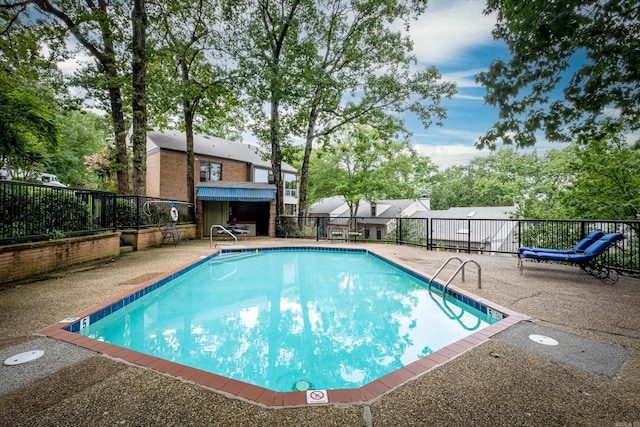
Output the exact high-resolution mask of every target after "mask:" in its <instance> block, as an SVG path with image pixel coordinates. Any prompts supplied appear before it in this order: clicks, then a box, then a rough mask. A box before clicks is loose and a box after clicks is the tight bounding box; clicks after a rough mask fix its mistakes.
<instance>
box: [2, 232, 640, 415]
mask: <svg viewBox="0 0 640 427" xmlns="http://www.w3.org/2000/svg"><path fill="white" fill-rule="evenodd" d="M242 244H244V245H245V246H247V247H249V246H251V247H265V246H294V245H315V244H316V242H315V241H304V240H303V241H299V240H284V239H246V240H244V242H242ZM325 245H326V243H325ZM328 245H331V246H341V245H346V244H338V243H329V244H328ZM350 246H353V245H350ZM357 246H361V247H373V248H375V251H376V252H378V253H381V254H384V255H385V256H387V257H388V258H390V259H392V260H395V261H397V262H398V263H401V264H404V265H409V266H411V267H413V268H414V269H415V270H417V271H420V272H422V273H424V274H426V275H427V276H430V275H432V274H433V273H434V272H435V271H436V270H437V269H438V267H439V266H440V265H441V264H442V262H443V261H444V260H445V259H446V258H448V257H449V256H451V255H452V254H451V253H446V252H437V251H426V250H424V249H421V248H411V247H400V246H395V245H360V244H358V245H357ZM211 252H212V249H210V248H209V242H208V241H204V240H203V241H191V242H189V244H186V245H179V246H177V247H173V246H165V247H162V248H154V249H150V250H146V251H139V252H132V253H127V254H125V255H122V256H121V257H119V258H118V259H114V260H111V261H108V262H101V263H96V264H92V265H87V266H81V267H76V268H73V269H69V270H65V271H60V272H57V273H54V274H50V275H48V276H46V277H42V278H39V279H38V280H36V281H31V282H23V283H13V284H10V285H5V286H2V287H0V355H6V354H8V355H13V354H16V353H18V352H21V351H24V350H25V349H36V348H37V346H51V351H49V350H47V354H46V355H45V356H44V357H42V358H41V359H38V360H37V361H34V362H30V364H31V366H30V367H29V366H28V365H30V364H25V365H22V366H24V368H25V369H23V370H15V369H12V367H10V366H4V365H2V366H0V425H3V426H4V425H16V426H19V425H20V426H21V425H24V426H58V425H60V426H62V425H76V426H79V425H87V426H107V425H109V426H110V425H125V426H126V425H132V426H134V425H135V426H153V425H162V426H169V425H175V426H187V425H193V426H215V425H221V426H235V425H247V426H249V425H250V426H264V425H273V426H293V425H295V426H300V425H317V426H334V425H335V426H423V425H436V426H440V425H448V426H458V425H460V426H466V425H481V426H484V425H487V426H489V425H491V426H512V425H520V426H545V425H548V426H564V425H567V426H615V427H622V426H640V369H639V368H640V355H639V352H638V350H639V349H640V310H639V309H640V280H636V279H630V278H625V277H621V278H620V280H619V281H618V283H616V284H614V285H606V284H603V283H601V282H600V281H598V280H597V279H594V278H592V277H590V276H588V275H586V274H585V273H583V272H582V271H580V270H579V269H576V268H574V267H568V266H560V265H551V264H537V263H526V264H525V269H524V272H523V274H522V275H521V274H520V272H519V270H518V269H517V267H516V264H517V261H516V259H515V258H514V257H509V256H488V255H472V256H471V257H473V258H474V259H476V260H477V261H478V263H479V264H480V265H481V266H482V289H477V287H476V277H475V272H473V269H469V270H468V272H467V280H466V282H461V281H460V280H459V278H457V279H456V280H455V281H454V282H453V283H454V284H455V285H456V286H457V287H459V288H461V289H464V290H467V291H468V292H471V293H473V294H475V295H477V296H479V297H481V298H485V299H487V300H489V301H492V302H494V303H496V304H499V305H502V306H504V307H506V308H508V309H510V310H513V311H515V312H518V313H522V314H524V315H526V316H529V317H530V318H531V321H530V322H526V323H523V324H522V325H521V324H518V325H516V326H514V327H511V328H509V329H507V330H506V331H504V332H503V333H500V334H498V335H496V336H494V337H492V338H491V339H489V340H487V341H485V342H483V343H481V344H479V345H477V346H475V347H473V348H471V349H469V350H467V351H465V352H463V353H462V354H460V355H458V356H457V357H455V358H454V359H453V360H450V361H448V362H446V363H444V364H441V365H439V366H436V367H435V368H433V369H431V370H429V371H427V372H426V373H424V374H421V375H419V376H417V377H416V378H413V379H410V380H409V381H408V382H406V383H404V384H402V385H400V386H398V387H396V388H394V389H392V390H391V391H389V392H387V393H386V394H384V395H383V396H381V397H378V398H375V399H372V400H369V401H363V402H356V403H349V404H345V403H341V404H333V403H329V404H327V405H317V406H316V405H311V406H298V407H279V408H272V407H266V406H262V405H257V404H254V403H251V402H248V401H245V400H243V399H238V398H236V397H234V396H231V395H229V394H228V393H223V392H219V391H216V390H213V389H211V388H209V387H205V386H202V385H198V384H194V383H193V382H190V381H185V380H183V379H180V378H176V377H173V376H169V375H165V374H161V373H158V372H156V371H154V370H152V369H148V368H143V367H140V366H137V365H135V364H131V363H128V362H124V361H122V360H120V359H117V358H114V357H109V356H105V355H101V354H99V353H95V352H89V351H88V350H86V349H83V348H80V347H76V348H74V346H72V345H71V344H66V343H65V344H64V346H62V345H61V344H60V343H59V342H57V341H56V340H52V339H51V338H43V337H41V336H40V335H39V332H40V331H42V330H43V329H44V328H47V327H48V326H50V325H53V324H56V323H57V322H59V321H60V320H61V319H64V318H66V317H68V316H72V315H74V314H76V313H78V312H81V311H83V310H85V309H87V308H89V307H91V306H94V305H96V304H98V303H101V302H103V301H105V300H107V299H109V298H113V297H114V296H116V295H120V294H122V293H124V292H126V291H127V290H128V289H133V288H135V287H136V286H139V285H140V284H142V283H144V282H147V281H148V280H151V279H153V278H155V277H159V276H162V275H163V274H164V273H166V272H169V271H171V270H174V269H176V268H179V267H180V266H182V265H185V264H188V263H190V262H192V261H194V260H196V259H198V257H200V256H202V255H208V254H210V253H211ZM462 256H463V257H467V255H465V254H462ZM452 270H453V267H452ZM452 270H451V271H452ZM446 272H447V271H445V273H446ZM444 276H445V277H448V274H444ZM515 328H521V330H522V333H520V330H519V329H515ZM532 331H533V332H534V333H537V331H538V332H543V333H544V334H546V335H548V336H551V337H554V335H555V338H556V339H557V340H558V341H559V342H560V344H559V345H558V346H557V347H556V348H555V349H554V350H552V349H551V348H545V347H546V346H542V345H538V344H535V343H533V344H530V340H523V339H522V334H529V333H531V332H532ZM68 346H70V347H68ZM536 346H539V347H536ZM47 355H48V356H49V357H47ZM53 355H55V357H53ZM7 357H8V356H7ZM3 360H4V358H3Z"/></svg>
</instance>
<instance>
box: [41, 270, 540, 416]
mask: <svg viewBox="0 0 640 427" xmlns="http://www.w3.org/2000/svg"><path fill="white" fill-rule="evenodd" d="M405 267H406V266H405ZM183 268H184V267H180V268H178V269H176V270H174V271H171V272H169V273H167V274H166V275H163V276H162V277H166V276H169V275H171V274H173V273H176V272H178V271H180V270H182V269H183ZM162 277H161V278H154V279H152V280H149V281H148V282H145V283H143V284H142V285H140V286H139V287H136V288H135V289H129V290H128V291H127V292H126V293H124V294H121V295H118V296H115V297H113V298H111V299H110V300H108V301H106V302H104V303H101V304H100V305H98V306H94V307H91V308H89V309H87V310H84V311H82V312H80V313H78V314H76V315H75V316H74V317H76V318H83V317H86V316H89V315H91V314H92V313H94V312H96V311H98V310H100V309H102V308H104V307H107V306H109V305H111V304H113V303H115V302H118V301H120V300H122V299H123V298H124V297H127V296H129V295H131V294H132V293H134V292H136V291H138V290H141V289H144V288H146V287H147V286H149V285H150V284H153V283H155V282H157V281H158V280H160V279H162ZM449 288H451V289H452V290H454V291H456V292H457V293H458V294H460V295H463V296H466V297H467V298H470V299H473V300H475V301H477V302H479V303H481V304H483V305H485V306H487V307H489V308H492V309H494V310H496V311H499V312H501V313H503V314H504V315H505V316H506V317H505V318H504V319H502V320H500V321H498V322H496V323H494V324H493V325H489V326H487V327H486V328H484V329H482V330H479V331H476V332H474V333H472V334H471V335H469V336H467V337H465V338H463V339H461V340H459V341H456V342H454V343H452V344H450V345H448V346H446V347H443V348H441V349H439V350H437V351H435V352H433V353H431V354H429V355H428V356H425V357H423V358H422V359H419V360H416V361H415V362H413V363H410V364H409V365H407V366H405V367H403V368H400V369H398V370H396V371H393V372H391V373H389V374H387V375H385V376H383V377H381V378H378V379H377V380H374V381H372V382H370V383H368V384H365V385H363V386H362V387H359V388H353V389H336V390H327V398H328V403H329V404H332V403H343V404H344V403H355V402H366V401H370V400H373V399H375V398H377V397H379V396H381V395H383V394H385V393H387V392H389V391H391V390H393V389H395V388H397V387H400V386H401V385H403V384H405V383H406V382H408V381H411V380H412V379H414V378H416V377H418V376H420V375H422V374H424V373H425V372H427V371H430V370H431V369H433V368H435V367H436V366H439V365H441V364H443V363H446V362H447V361H449V360H451V359H453V358H455V357H457V356H458V355H460V354H462V353H464V352H466V351H468V350H470V349H472V348H473V347H476V346H478V345H480V344H482V343H484V342H486V341H487V340H489V338H491V337H492V336H494V335H495V334H497V333H499V332H501V331H503V330H505V329H507V328H509V327H511V326H513V325H515V324H516V323H518V322H520V321H522V320H526V319H528V317H527V316H525V315H522V314H520V313H516V312H514V311H512V310H509V309H508V308H506V307H502V306H500V305H497V304H494V303H492V302H490V301H488V300H485V299H483V298H479V297H478V296H477V295H473V294H472V293H470V292H467V291H465V290H464V289H461V288H458V287H456V286H453V285H450V286H449ZM68 325H69V322H65V321H61V322H59V323H56V324H54V325H51V326H49V327H48V328H45V329H43V330H42V331H40V333H41V334H43V335H45V336H48V337H51V338H54V339H57V340H60V341H64V342H67V343H70V344H74V345H77V346H80V347H83V348H86V349H89V350H92V351H95V352H97V353H102V354H105V355H108V356H111V357H114V358H117V359H121V360H124V361H127V362H130V363H133V364H135V365H138V366H142V367H146V368H149V369H153V370H155V371H158V372H161V373H164V374H167V375H170V376H172V377H176V378H180V379H183V380H185V381H190V382H194V383H196V384H200V385H202V386H205V387H209V388H212V389H214V390H217V391H219V392H222V393H224V394H227V395H231V396H235V397H238V398H242V399H246V400H248V401H251V402H254V403H257V404H260V405H264V406H269V407H281V406H301V405H317V404H316V403H308V401H307V393H306V392H303V391H291V392H277V391H273V390H269V389H267V388H264V387H260V386H256V385H253V384H249V383H245V382H242V381H238V380H234V379H231V378H227V377H223V376H221V375H217V374H213V373H211V372H206V371H202V370H200V369H195V368H191V367H188V366H185V365H181V364H178V363H175V362H171V361H168V360H164V359H160V358H158V357H155V356H150V355H147V354H144V353H140V352H137V351H134V350H129V349H126V348H123V347H118V346H116V345H113V344H109V343H106V342H103V341H98V340H94V339H92V338H89V337H86V336H84V335H80V334H78V333H75V332H69V331H66V330H64V328H65V327H66V326H68Z"/></svg>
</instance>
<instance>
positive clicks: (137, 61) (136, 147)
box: [131, 0, 147, 195]
mask: <svg viewBox="0 0 640 427" xmlns="http://www.w3.org/2000/svg"><path fill="white" fill-rule="evenodd" d="M131 21H132V26H133V64H132V73H133V93H132V100H131V104H132V105H131V107H132V110H133V122H132V128H133V129H132V135H131V144H132V146H133V193H134V194H140V195H145V194H146V193H147V185H146V182H147V180H146V170H147V105H146V96H147V87H146V71H147V70H146V65H147V61H146V50H145V47H146V46H145V44H146V28H147V13H146V10H145V0H134V2H133V12H132V16H131Z"/></svg>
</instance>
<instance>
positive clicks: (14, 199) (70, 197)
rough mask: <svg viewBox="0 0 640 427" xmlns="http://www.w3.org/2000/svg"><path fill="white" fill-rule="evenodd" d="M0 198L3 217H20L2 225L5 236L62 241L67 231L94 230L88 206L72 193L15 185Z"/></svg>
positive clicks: (3, 222)
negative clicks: (43, 236)
mask: <svg viewBox="0 0 640 427" xmlns="http://www.w3.org/2000/svg"><path fill="white" fill-rule="evenodd" d="M0 197H2V199H1V200H0V206H1V207H2V212H1V214H2V215H3V218H20V221H14V222H9V221H2V222H0V226H1V227H2V228H3V229H2V235H3V236H6V237H23V236H42V235H46V236H49V237H50V238H61V237H64V234H65V233H66V232H69V231H76V230H78V229H90V228H91V214H90V211H89V209H88V206H87V204H86V203H85V202H84V201H83V200H82V199H81V198H79V197H76V196H75V194H74V193H73V192H66V191H65V192H60V191H58V190H56V189H51V188H46V187H44V188H39V187H31V186H26V185H24V186H12V188H11V191H4V192H2V193H1V195H0Z"/></svg>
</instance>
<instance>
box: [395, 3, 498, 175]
mask: <svg viewBox="0 0 640 427" xmlns="http://www.w3.org/2000/svg"><path fill="white" fill-rule="evenodd" d="M484 6H485V2H484V1H480V0H430V1H429V5H428V7H427V11H426V13H425V14H424V15H423V16H422V17H420V18H419V19H418V21H417V22H415V23H414V24H413V27H412V29H411V36H412V38H413V40H414V53H415V54H416V56H417V58H418V61H419V63H420V64H421V65H425V66H429V65H434V66H436V68H437V69H438V71H439V72H440V74H441V75H442V79H443V80H446V81H453V82H455V83H456V85H457V94H456V95H455V96H454V97H453V98H452V99H450V100H443V103H442V104H443V106H444V107H446V109H447V119H445V120H444V122H443V126H435V125H432V126H431V127H429V128H428V129H424V127H423V126H422V125H421V123H420V122H418V121H417V120H415V119H413V118H410V117H407V126H408V128H409V130H410V131H411V132H412V133H413V136H412V138H411V143H412V144H413V145H414V147H415V148H416V150H417V151H418V153H420V154H422V155H426V156H428V157H429V158H431V160H432V161H433V163H435V164H436V165H438V166H439V167H440V168H441V169H444V168H447V167H450V166H453V165H457V164H466V163H468V162H469V161H470V160H471V159H472V158H474V157H477V156H482V155H487V154H488V153H489V151H488V150H483V151H480V150H477V149H476V148H475V147H474V141H475V140H476V139H477V138H479V137H480V136H481V135H483V134H484V133H486V132H487V131H488V130H489V129H490V128H491V126H492V125H493V123H495V121H496V120H497V118H498V110H497V109H495V108H493V107H492V106H490V105H487V104H485V102H484V98H483V96H484V94H485V89H484V88H483V87H482V86H480V85H478V84H476V83H475V76H476V75H477V74H478V73H480V72H482V71H485V70H487V69H488V67H489V65H490V64H491V63H492V62H493V61H495V60H497V59H503V60H508V59H509V51H508V49H507V47H506V45H505V44H504V43H502V42H499V41H495V40H494V39H493V37H492V35H491V31H492V30H493V28H494V26H495V17H494V16H486V15H485V14H484V13H483V9H484Z"/></svg>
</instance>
